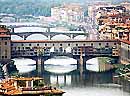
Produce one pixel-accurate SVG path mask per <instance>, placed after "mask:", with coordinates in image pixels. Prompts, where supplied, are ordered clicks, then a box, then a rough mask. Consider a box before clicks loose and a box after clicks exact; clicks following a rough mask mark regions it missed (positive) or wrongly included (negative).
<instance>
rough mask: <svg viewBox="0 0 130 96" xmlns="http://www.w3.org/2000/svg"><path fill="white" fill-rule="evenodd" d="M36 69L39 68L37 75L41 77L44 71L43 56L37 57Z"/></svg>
mask: <svg viewBox="0 0 130 96" xmlns="http://www.w3.org/2000/svg"><path fill="white" fill-rule="evenodd" d="M36 70H37V76H39V77H41V76H42V74H43V71H44V61H43V60H42V58H41V57H38V58H37V61H36Z"/></svg>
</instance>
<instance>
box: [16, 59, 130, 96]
mask: <svg viewBox="0 0 130 96" xmlns="http://www.w3.org/2000/svg"><path fill="white" fill-rule="evenodd" d="M15 60H16V59H15ZM20 60H24V59H20ZM25 60H26V63H28V64H30V65H28V64H25V66H24V67H23V66H21V65H20V66H21V67H23V68H24V69H20V70H25V69H28V68H31V67H30V66H33V67H32V69H35V68H34V66H35V64H32V63H35V62H34V61H32V60H28V59H25ZM53 62H54V61H53ZM56 62H58V61H56ZM59 62H63V59H62V61H60V60H59ZM67 62H69V61H67ZM67 62H66V63H67ZM71 62H72V61H71ZM74 62H75V61H74ZM20 63H22V64H23V63H25V62H24V61H23V62H22V61H20V62H19V64H20ZM64 63H65V62H64ZM16 65H17V64H16ZM23 65H24V64H23ZM48 65H49V64H46V65H45V66H46V67H47V66H48ZM72 66H73V67H72ZM18 67H19V66H18ZM51 68H52V73H51V74H43V77H44V79H45V83H46V84H47V85H51V86H56V87H59V88H61V89H62V90H64V91H65V92H66V93H65V94H63V96H130V93H128V92H125V91H123V89H122V88H121V86H120V85H116V84H113V83H112V77H113V70H110V71H107V72H93V71H85V72H83V73H82V74H80V73H79V72H78V71H77V70H75V65H70V64H68V65H66V66H63V65H58V64H50V65H49V71H51ZM60 68H61V69H62V70H67V69H68V68H69V71H68V72H67V71H62V70H60ZM54 69H55V72H54ZM70 69H72V70H75V71H73V72H70ZM30 70H31V69H30ZM26 71H27V70H26ZM26 71H25V72H26ZM60 71H62V72H61V73H59V72H60ZM22 72H23V71H22ZM56 72H58V73H56ZM63 72H64V73H63ZM28 75H31V74H29V73H28Z"/></svg>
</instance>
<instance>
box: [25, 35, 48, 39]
mask: <svg viewBox="0 0 130 96" xmlns="http://www.w3.org/2000/svg"><path fill="white" fill-rule="evenodd" d="M47 39H48V38H47V37H46V36H44V35H42V34H32V35H30V36H28V37H27V38H26V40H47Z"/></svg>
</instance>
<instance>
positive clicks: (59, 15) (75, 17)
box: [51, 4, 84, 22]
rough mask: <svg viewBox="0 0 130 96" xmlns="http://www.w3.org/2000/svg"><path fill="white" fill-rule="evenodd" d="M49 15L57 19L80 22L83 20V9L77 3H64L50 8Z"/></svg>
mask: <svg viewBox="0 0 130 96" xmlns="http://www.w3.org/2000/svg"><path fill="white" fill-rule="evenodd" d="M51 16H52V17H53V18H55V19H56V20H58V21H64V22H82V21H83V20H84V10H83V8H82V7H81V6H80V5H78V4H65V5H62V6H59V7H53V8H51Z"/></svg>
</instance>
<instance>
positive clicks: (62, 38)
mask: <svg viewBox="0 0 130 96" xmlns="http://www.w3.org/2000/svg"><path fill="white" fill-rule="evenodd" d="M68 39H71V38H70V37H69V36H67V35H63V34H59V35H55V36H53V37H51V40H68Z"/></svg>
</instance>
